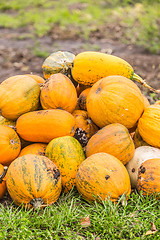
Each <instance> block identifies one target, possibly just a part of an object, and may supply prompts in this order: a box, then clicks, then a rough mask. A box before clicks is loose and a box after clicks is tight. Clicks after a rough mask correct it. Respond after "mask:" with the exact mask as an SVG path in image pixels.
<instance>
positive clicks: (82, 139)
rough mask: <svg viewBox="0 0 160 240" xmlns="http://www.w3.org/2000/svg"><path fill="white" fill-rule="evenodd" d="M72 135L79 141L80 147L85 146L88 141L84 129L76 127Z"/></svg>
mask: <svg viewBox="0 0 160 240" xmlns="http://www.w3.org/2000/svg"><path fill="white" fill-rule="evenodd" d="M73 137H74V138H75V139H77V140H78V141H79V142H80V144H81V146H82V147H85V146H86V145H87V143H88V137H87V133H86V131H84V130H82V129H81V128H77V129H76V131H75V134H74V136H73Z"/></svg>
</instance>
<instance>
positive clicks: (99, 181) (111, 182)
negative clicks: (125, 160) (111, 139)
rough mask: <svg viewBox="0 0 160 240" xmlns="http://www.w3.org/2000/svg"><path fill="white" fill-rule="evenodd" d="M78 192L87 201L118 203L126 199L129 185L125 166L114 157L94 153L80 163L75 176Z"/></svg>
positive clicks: (129, 188) (129, 189)
mask: <svg viewBox="0 0 160 240" xmlns="http://www.w3.org/2000/svg"><path fill="white" fill-rule="evenodd" d="M76 186H77V190H78V192H79V193H80V194H81V195H82V196H83V197H84V198H85V199H87V200H89V201H93V200H97V199H98V200H100V201H102V200H106V199H110V200H111V201H113V202H116V201H118V199H119V198H121V196H122V195H124V196H126V198H127V197H128V195H129V194H130V192H131V184H130V178H129V175H128V172H127V170H126V168H125V166H124V165H123V164H122V163H121V162H120V161H119V160H118V159H117V158H116V157H114V156H112V155H110V154H107V153H95V154H93V155H92V156H90V157H88V158H87V159H86V160H85V161H83V162H82V163H81V165H80V166H79V168H78V171H77V174H76Z"/></svg>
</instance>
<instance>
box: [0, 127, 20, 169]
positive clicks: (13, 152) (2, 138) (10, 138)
mask: <svg viewBox="0 0 160 240" xmlns="http://www.w3.org/2000/svg"><path fill="white" fill-rule="evenodd" d="M20 150H21V143H20V139H19V136H18V135H17V133H16V132H15V130H13V129H12V128H10V127H8V126H3V125H0V163H1V164H3V165H7V166H8V165H9V164H10V163H11V162H12V161H13V160H14V159H15V158H16V157H17V156H18V155H19V152H20Z"/></svg>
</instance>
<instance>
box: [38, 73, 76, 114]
mask: <svg viewBox="0 0 160 240" xmlns="http://www.w3.org/2000/svg"><path fill="white" fill-rule="evenodd" d="M40 102H41V105H42V108H43V109H56V108H59V109H63V110H66V111H68V112H70V113H72V112H73V110H74V109H75V107H76V104H77V92H76V88H75V86H74V85H73V83H72V82H71V80H70V79H69V78H68V77H67V76H65V75H64V74H62V73H57V74H54V75H52V76H50V78H49V79H48V81H46V83H45V84H44V85H43V87H42V89H41V94H40Z"/></svg>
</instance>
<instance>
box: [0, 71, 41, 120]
mask: <svg viewBox="0 0 160 240" xmlns="http://www.w3.org/2000/svg"><path fill="white" fill-rule="evenodd" d="M39 95H40V86H39V85H38V83H37V82H36V81H35V80H34V79H33V78H31V77H29V76H26V75H16V76H13V77H10V78H8V79H6V80H4V81H3V82H2V83H1V84H0V111H1V113H2V115H3V116H4V117H6V118H8V119H11V120H16V119H17V118H18V117H19V116H20V115H22V114H23V113H26V112H29V111H34V110H37V108H38V106H39Z"/></svg>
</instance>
